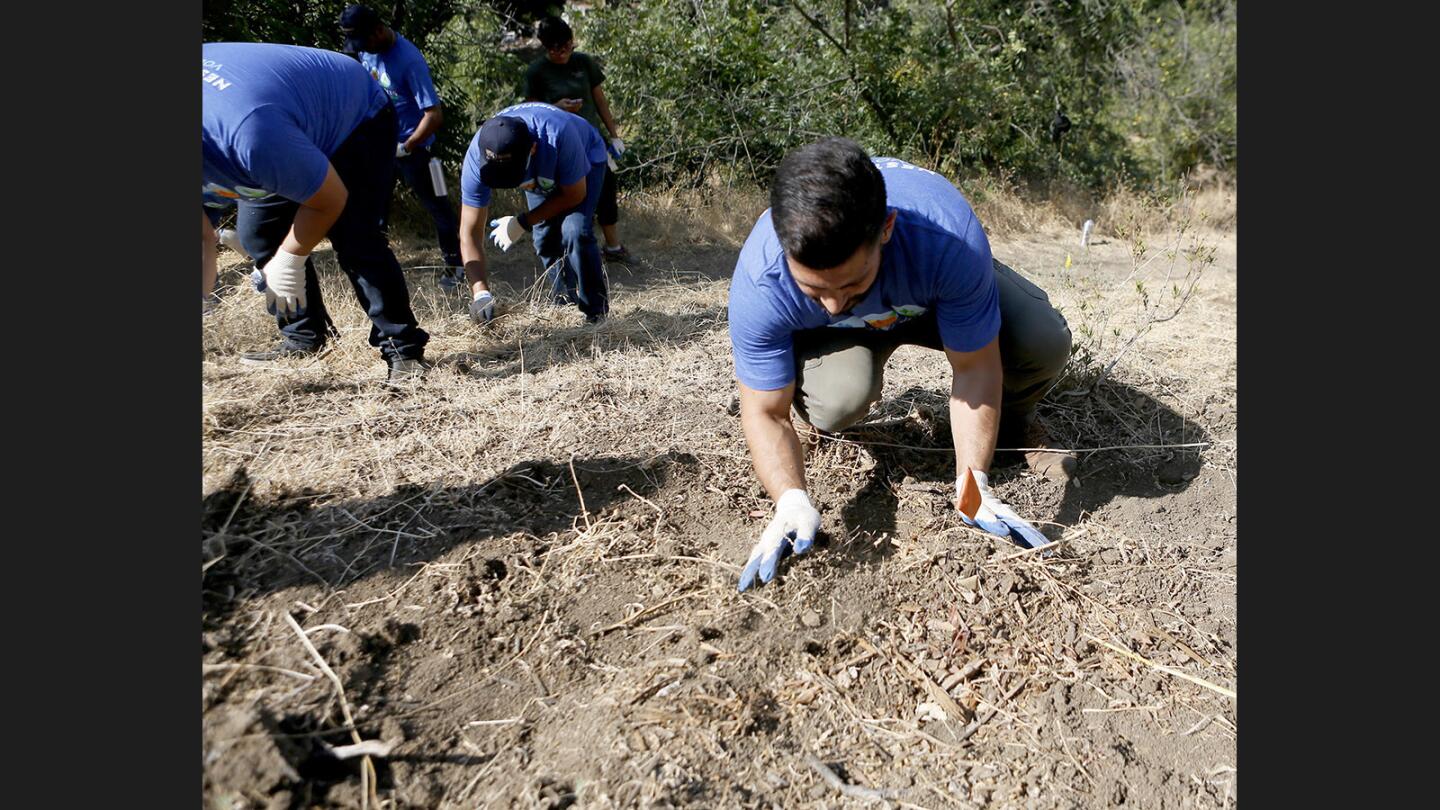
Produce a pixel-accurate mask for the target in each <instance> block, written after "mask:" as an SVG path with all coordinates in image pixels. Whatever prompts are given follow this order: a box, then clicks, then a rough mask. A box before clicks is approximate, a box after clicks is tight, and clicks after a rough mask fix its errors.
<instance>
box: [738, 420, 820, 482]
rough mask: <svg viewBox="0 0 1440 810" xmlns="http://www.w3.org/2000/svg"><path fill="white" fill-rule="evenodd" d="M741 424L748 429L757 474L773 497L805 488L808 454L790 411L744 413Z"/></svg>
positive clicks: (746, 440)
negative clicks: (805, 454)
mask: <svg viewBox="0 0 1440 810" xmlns="http://www.w3.org/2000/svg"><path fill="white" fill-rule="evenodd" d="M740 424H741V427H742V428H743V429H744V431H745V443H746V444H747V445H749V447H750V461H751V463H753V464H754V465H755V477H756V478H759V479H760V484H761V485H762V486H764V487H765V491H766V492H767V493H769V495H770V499H771V500H778V499H779V498H780V496H781V495H782V494H783V493H784V492H785V491H786V490H790V489H799V490H804V489H805V457H804V454H803V453H802V452H801V450H800V440H799V438H797V437H796V435H795V428H794V427H793V426H792V425H791V424H790V417H789V414H786V416H785V417H784V418H777V417H775V416H773V415H771V414H768V413H763V412H762V413H754V414H743V413H742V414H741V419H740Z"/></svg>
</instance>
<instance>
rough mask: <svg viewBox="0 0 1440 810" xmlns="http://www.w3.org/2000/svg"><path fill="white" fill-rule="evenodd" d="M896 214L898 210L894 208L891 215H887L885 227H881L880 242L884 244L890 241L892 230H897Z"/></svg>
mask: <svg viewBox="0 0 1440 810" xmlns="http://www.w3.org/2000/svg"><path fill="white" fill-rule="evenodd" d="M895 214H896V211H895V210H894V209H893V208H892V209H891V210H890V214H889V216H887V217H885V227H883V228H881V229H880V244H882V245H883V244H885V243H886V242H889V241H890V232H891V231H893V230H895Z"/></svg>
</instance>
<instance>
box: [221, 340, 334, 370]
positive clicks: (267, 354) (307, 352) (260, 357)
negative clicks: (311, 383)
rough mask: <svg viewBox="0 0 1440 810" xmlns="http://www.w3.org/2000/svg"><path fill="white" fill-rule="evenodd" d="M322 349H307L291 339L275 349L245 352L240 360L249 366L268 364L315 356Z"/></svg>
mask: <svg viewBox="0 0 1440 810" xmlns="http://www.w3.org/2000/svg"><path fill="white" fill-rule="evenodd" d="M321 351H322V349H307V348H305V347H304V346H296V345H295V344H293V343H290V342H289V341H282V342H281V343H280V345H278V346H276V347H275V348H273V349H265V350H263V351H258V352H245V353H244V354H242V355H240V362H241V363H242V364H244V365H247V366H268V365H272V364H274V363H275V362H276V361H277V360H296V359H300V358H303V357H315V356H317V355H319V354H320V352H321Z"/></svg>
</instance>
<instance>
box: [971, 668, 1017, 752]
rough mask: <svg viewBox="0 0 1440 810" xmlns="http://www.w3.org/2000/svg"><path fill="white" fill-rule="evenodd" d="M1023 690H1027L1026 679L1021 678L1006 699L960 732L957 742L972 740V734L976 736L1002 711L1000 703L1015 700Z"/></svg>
mask: <svg viewBox="0 0 1440 810" xmlns="http://www.w3.org/2000/svg"><path fill="white" fill-rule="evenodd" d="M1023 688H1025V679H1024V678H1021V679H1020V682H1019V683H1017V684H1015V685H1014V686H1013V687H1011V688H1010V691H1009V692H1006V693H1005V697H1003V698H1001V699H1000V701H999V702H998V703H997V704H996V705H993V706H991V707H990V708H989V709H988V710H987V711H986V712H985V713H984V714H982V715H980V716H979V717H976V718H975V720H974V722H972V723H971V724H970V725H968V726H966V727H965V730H964V731H962V732H960V734H959V735H958V736H956V737H955V742H957V743H958V742H964V741H965V740H968V739H970V736H971V735H972V734H974V733H975V732H976V731H979V730H980V727H981V726H983V725H985V724H986V723H987V722H989V721H990V718H992V717H994V716H995V714H996V713H997V712H999V711H1000V706H999V703H1004V702H1006V701H1009V700H1014V699H1015V696H1016V695H1018V694H1020V690H1021V689H1023Z"/></svg>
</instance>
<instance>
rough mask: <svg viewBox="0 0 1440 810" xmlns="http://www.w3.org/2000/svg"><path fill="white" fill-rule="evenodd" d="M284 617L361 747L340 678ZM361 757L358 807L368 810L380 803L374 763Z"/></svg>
mask: <svg viewBox="0 0 1440 810" xmlns="http://www.w3.org/2000/svg"><path fill="white" fill-rule="evenodd" d="M284 615H285V622H286V623H287V624H289V625H290V629H291V630H294V631H295V635H297V636H299V637H300V643H301V644H303V645H305V650H306V651H307V652H309V653H310V657H311V658H314V659H315V663H316V665H317V666H319V667H320V671H321V672H323V673H325V677H327V678H329V679H330V683H332V684H334V686H335V696H336V697H337V698H339V700H340V712H341V714H342V715H344V717H345V728H346V729H347V730H348V731H349V732H350V738H351V739H353V740H354V741H355V744H356V745H361V744H362V743H364V742H365V741H364V740H363V739H361V738H360V732H359V730H358V729H356V728H355V718H354V716H353V715H351V714H350V702H349V701H347V700H346V699H345V685H344V684H342V683H341V682H340V676H339V675H336V674H335V670H333V669H331V668H330V665H329V664H327V663H325V656H323V655H321V654H320V651H319V650H317V649H315V645H314V644H311V643H310V637H309V636H307V635H305V631H304V630H303V629H302V628H301V627H300V624H299V622H296V621H295V617H294V616H291V615H290V614H289V613H285V614H284ZM362 757H363V759H361V760H360V795H361V805H360V806H361V808H362V810H368V808H369V807H370V802H371V801H374V802H375V805H376V807H379V805H380V801H379V798H378V797H377V796H376V795H375V763H374V762H371V761H370V756H369V754H362Z"/></svg>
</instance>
